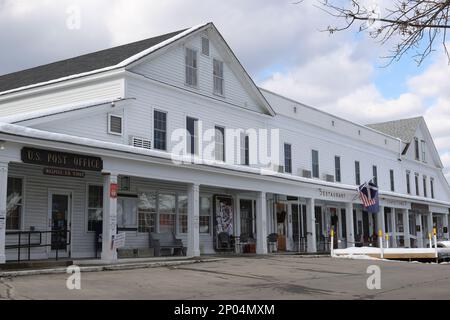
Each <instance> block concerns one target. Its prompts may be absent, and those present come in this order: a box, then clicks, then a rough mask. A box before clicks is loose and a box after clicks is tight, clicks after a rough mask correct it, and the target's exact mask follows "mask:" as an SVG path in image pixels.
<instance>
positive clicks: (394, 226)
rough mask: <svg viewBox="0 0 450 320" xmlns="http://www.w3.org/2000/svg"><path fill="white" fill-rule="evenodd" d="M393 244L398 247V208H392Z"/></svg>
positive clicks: (393, 246)
mask: <svg viewBox="0 0 450 320" xmlns="http://www.w3.org/2000/svg"><path fill="white" fill-rule="evenodd" d="M391 226H392V231H391V246H392V248H397V209H395V208H391Z"/></svg>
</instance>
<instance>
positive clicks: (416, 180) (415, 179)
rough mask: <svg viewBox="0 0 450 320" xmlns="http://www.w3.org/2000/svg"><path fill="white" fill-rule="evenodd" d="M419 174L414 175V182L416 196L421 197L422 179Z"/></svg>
mask: <svg viewBox="0 0 450 320" xmlns="http://www.w3.org/2000/svg"><path fill="white" fill-rule="evenodd" d="M419 176H420V175H419V174H418V173H417V172H416V173H414V182H415V184H416V196H418V197H420V185H419V183H420V179H419Z"/></svg>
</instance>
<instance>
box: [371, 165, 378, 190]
mask: <svg viewBox="0 0 450 320" xmlns="http://www.w3.org/2000/svg"><path fill="white" fill-rule="evenodd" d="M372 175H373V183H374V184H375V185H376V186H378V168H377V166H372Z"/></svg>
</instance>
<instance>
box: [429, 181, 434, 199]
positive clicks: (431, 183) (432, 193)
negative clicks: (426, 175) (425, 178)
mask: <svg viewBox="0 0 450 320" xmlns="http://www.w3.org/2000/svg"><path fill="white" fill-rule="evenodd" d="M430 191H431V198H432V199H434V179H433V178H431V179H430Z"/></svg>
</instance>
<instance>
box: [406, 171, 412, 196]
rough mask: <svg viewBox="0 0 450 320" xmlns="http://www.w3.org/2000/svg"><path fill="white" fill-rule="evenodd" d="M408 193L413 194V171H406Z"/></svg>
mask: <svg viewBox="0 0 450 320" xmlns="http://www.w3.org/2000/svg"><path fill="white" fill-rule="evenodd" d="M406 193H407V194H411V171H406Z"/></svg>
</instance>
